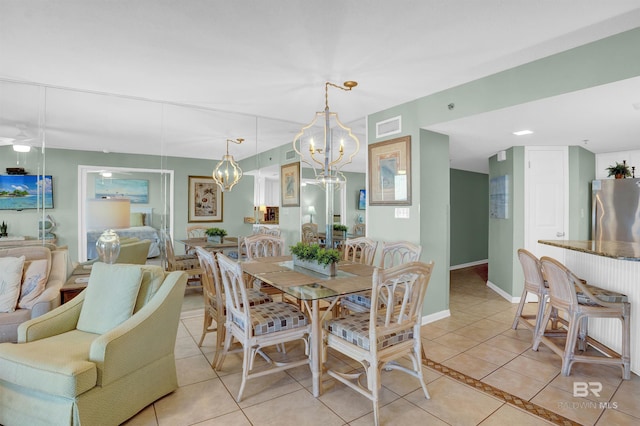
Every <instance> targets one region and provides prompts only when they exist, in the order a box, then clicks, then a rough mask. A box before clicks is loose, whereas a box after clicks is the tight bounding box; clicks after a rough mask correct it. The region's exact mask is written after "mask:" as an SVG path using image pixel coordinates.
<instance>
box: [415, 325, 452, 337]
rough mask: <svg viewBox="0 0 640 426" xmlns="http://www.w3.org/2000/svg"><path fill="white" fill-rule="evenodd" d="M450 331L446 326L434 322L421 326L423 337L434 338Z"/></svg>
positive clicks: (421, 335)
mask: <svg viewBox="0 0 640 426" xmlns="http://www.w3.org/2000/svg"><path fill="white" fill-rule="evenodd" d="M448 332H449V331H447V330H445V329H444V328H440V327H436V326H435V325H433V324H427V325H423V326H422V327H421V328H420V337H422V338H423V339H429V340H433V339H435V338H438V337H440V336H443V335H445V334H447V333H448Z"/></svg>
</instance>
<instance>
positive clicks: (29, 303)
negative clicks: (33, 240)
mask: <svg viewBox="0 0 640 426" xmlns="http://www.w3.org/2000/svg"><path fill="white" fill-rule="evenodd" d="M48 268H49V262H48V261H47V259H37V260H32V261H27V262H25V263H24V274H23V276H22V288H21V290H20V298H19V299H18V306H19V307H21V308H23V309H31V308H32V307H33V304H34V303H35V301H36V299H37V298H38V296H40V295H41V294H42V292H43V291H44V288H45V286H46V285H47V269H48Z"/></svg>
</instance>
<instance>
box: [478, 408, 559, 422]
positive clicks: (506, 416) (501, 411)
mask: <svg viewBox="0 0 640 426" xmlns="http://www.w3.org/2000/svg"><path fill="white" fill-rule="evenodd" d="M480 424H481V425H482V426H503V425H517V426H544V425H552V424H553V423H550V422H547V421H546V420H543V419H541V418H540V417H537V416H532V415H531V414H529V413H527V412H525V411H523V410H520V409H518V408H516V407H513V406H511V405H508V404H504V405H503V406H502V407H500V408H498V410H497V411H496V412H495V413H493V414H491V416H490V417H489V418H487V419H486V420H485V421H483V422H482V423H480Z"/></svg>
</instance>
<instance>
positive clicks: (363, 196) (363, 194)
mask: <svg viewBox="0 0 640 426" xmlns="http://www.w3.org/2000/svg"><path fill="white" fill-rule="evenodd" d="M366 208H367V190H366V189H361V190H360V194H359V195H358V210H366Z"/></svg>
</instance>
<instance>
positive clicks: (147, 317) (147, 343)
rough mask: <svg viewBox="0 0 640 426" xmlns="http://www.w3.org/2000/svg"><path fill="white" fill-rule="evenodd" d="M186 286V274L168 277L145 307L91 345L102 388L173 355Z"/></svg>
mask: <svg viewBox="0 0 640 426" xmlns="http://www.w3.org/2000/svg"><path fill="white" fill-rule="evenodd" d="M186 283H187V275H186V273H184V272H181V271H177V272H172V273H170V274H168V275H167V276H166V277H165V280H164V282H163V283H162V285H161V286H160V288H159V289H158V291H157V293H156V294H155V295H154V296H153V298H152V299H151V300H149V302H147V304H146V305H145V306H143V307H142V308H141V309H140V310H139V311H138V312H136V313H135V314H134V315H133V316H132V317H131V318H129V319H128V320H126V321H125V322H123V323H122V324H120V325H119V326H117V327H116V328H114V329H113V330H111V331H109V332H108V333H105V334H103V335H102V336H100V337H98V338H97V339H96V340H95V341H94V342H93V343H92V344H91V349H90V351H89V360H90V361H92V362H95V363H96V365H97V367H98V386H105V385H107V384H109V383H111V382H114V381H115V380H117V379H119V378H121V377H124V376H126V375H128V374H130V373H131V372H133V371H135V370H138V369H140V368H142V367H144V366H147V365H149V364H150V363H153V362H154V361H155V360H158V359H161V358H163V357H166V356H167V355H172V354H173V351H174V347H175V342H176V333H177V331H178V323H179V320H180V311H181V309H182V300H183V298H184V289H185V286H186ZM74 300H75V299H74Z"/></svg>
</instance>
